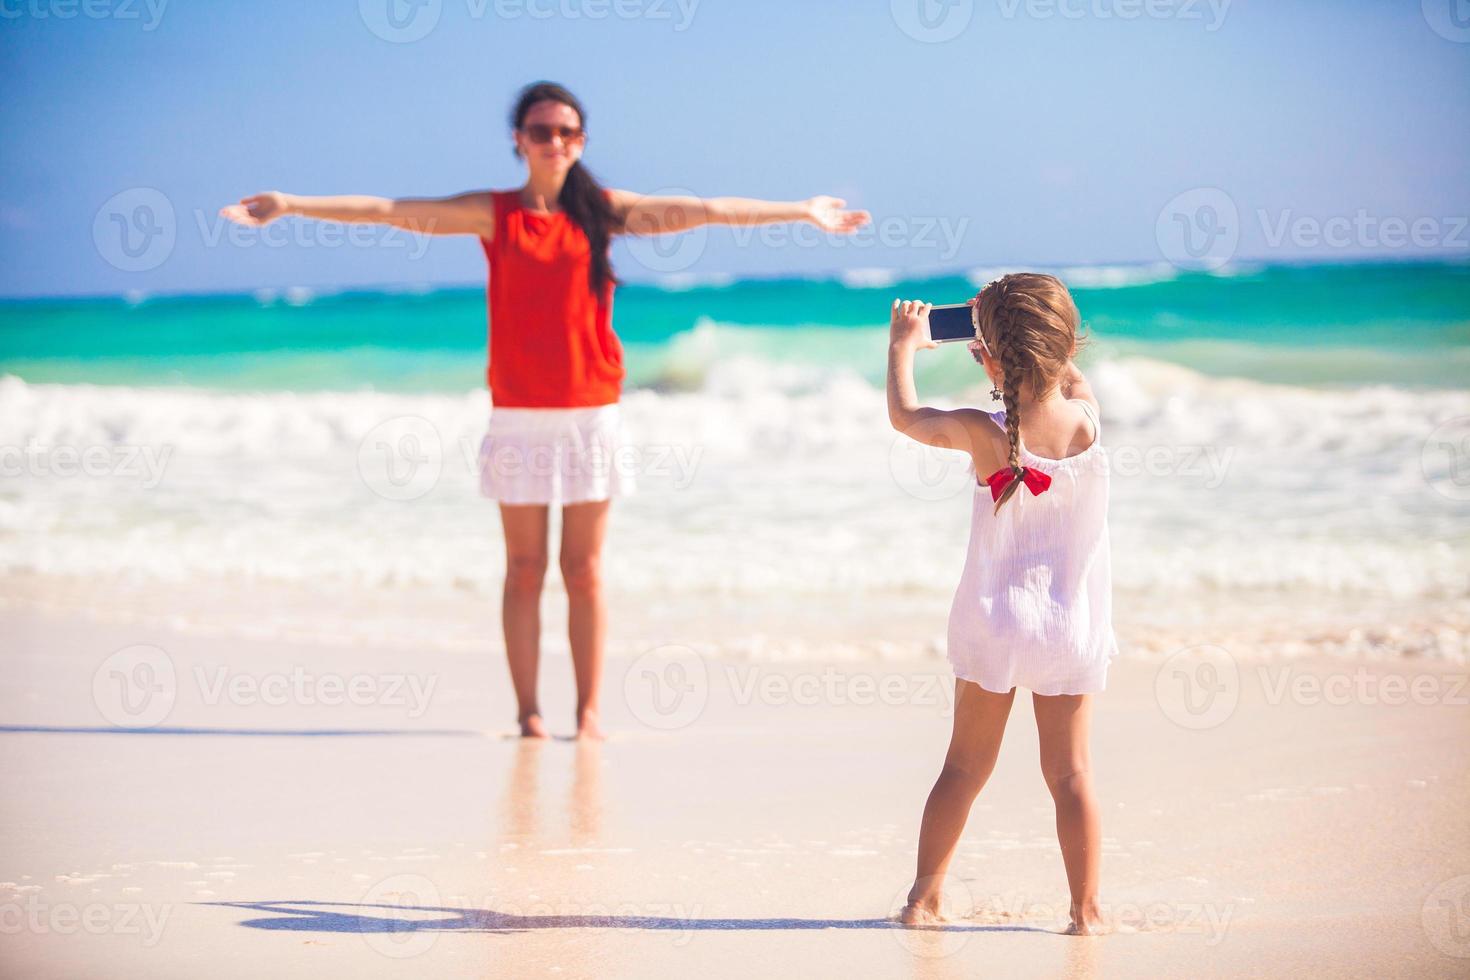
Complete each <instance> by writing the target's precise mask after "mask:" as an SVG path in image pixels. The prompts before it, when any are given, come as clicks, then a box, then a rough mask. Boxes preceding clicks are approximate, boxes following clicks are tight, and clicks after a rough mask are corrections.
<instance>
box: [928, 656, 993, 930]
mask: <svg viewBox="0 0 1470 980" xmlns="http://www.w3.org/2000/svg"><path fill="white" fill-rule="evenodd" d="M1015 698H1016V692H1015V690H1014V689H1012V690H1011V691H1009V692H1008V693H1006V694H992V693H991V692H989V691H987V690H985V689H984V688H982V687H980V686H979V685H978V684H972V683H971V682H969V681H962V680H956V681H955V704H954V732H953V734H952V735H951V736H950V742H949V752H948V754H946V755H945V757H944V768H943V769H942V770H941V771H940V773H939V779H938V780H937V781H936V782H935V783H934V788H933V789H932V790H930V791H929V800H928V802H927V803H925V804H924V821H923V823H922V824H921V825H920V828H919V864H918V872H917V875H916V877H915V879H914V887H913V888H911V889H909V897H908V904H907V905H905V906H904V909H903V911H902V912H901V913H900V914H899V918H900V920H901V921H902V922H903V924H904V925H926V924H929V923H933V922H938V921H941V919H940V914H939V898H940V893H941V890H942V888H943V885H944V873H945V871H946V870H947V869H948V868H949V862H950V859H951V858H952V857H954V851H955V847H956V846H957V845H958V844H959V841H960V834H961V833H962V832H963V831H964V829H965V821H966V820H967V819H968V818H969V816H970V806H971V804H973V803H974V802H975V797H976V796H978V795H979V794H980V790H981V788H982V787H983V786H984V785H985V781H986V780H987V779H989V778H990V773H991V772H992V771H993V770H994V769H995V759H996V756H997V755H999V753H1000V740H1001V736H1002V735H1004V734H1005V728H1006V719H1007V718H1008V717H1010V713H1011V703H1012V702H1013V701H1014V700H1015Z"/></svg>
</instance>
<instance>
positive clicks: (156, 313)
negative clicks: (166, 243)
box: [0, 263, 1470, 392]
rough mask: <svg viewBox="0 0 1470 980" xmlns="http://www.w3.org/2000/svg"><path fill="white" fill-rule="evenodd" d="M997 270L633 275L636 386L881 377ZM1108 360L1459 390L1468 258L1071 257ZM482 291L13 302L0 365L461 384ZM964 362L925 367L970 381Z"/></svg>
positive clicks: (166, 377)
mask: <svg viewBox="0 0 1470 980" xmlns="http://www.w3.org/2000/svg"><path fill="white" fill-rule="evenodd" d="M998 271H999V270H977V271H976V272H974V273H972V274H970V275H968V276H964V275H954V276H949V277H943V278H931V279H922V280H905V279H901V278H896V277H891V278H892V281H884V282H882V284H881V285H874V284H873V283H872V280H873V277H872V276H868V277H863V278H862V279H860V280H858V281H856V282H852V281H849V282H844V281H842V280H841V279H830V280H771V281H737V282H731V283H728V284H719V285H695V286H692V287H690V288H683V289H668V288H659V287H656V286H652V285H626V286H624V287H623V288H621V289H620V290H619V292H618V295H617V300H616V307H615V326H616V329H617V330H618V333H619V335H620V336H621V337H622V338H623V341H624V344H625V346H626V348H627V354H628V358H627V360H628V366H629V372H630V382H631V384H632V385H633V386H643V387H656V388H678V389H690V388H697V387H698V386H699V385H700V384H701V381H702V379H703V377H704V375H705V373H706V370H707V368H708V367H709V365H710V364H711V363H713V362H714V361H715V360H718V359H720V358H727V357H735V356H744V357H752V358H757V359H768V360H770V361H773V362H781V363H787V364H793V363H794V364H810V365H814V366H818V367H830V368H849V369H851V370H853V371H855V372H857V373H858V374H859V375H860V376H862V377H864V378H867V379H869V380H870V381H876V380H878V379H880V378H881V376H882V371H883V364H882V356H881V355H882V343H881V338H882V329H883V327H884V325H885V323H886V317H887V307H888V304H889V302H890V301H891V300H892V299H893V298H894V297H895V296H903V297H906V298H908V297H912V298H922V299H927V300H929V301H931V302H936V303H941V302H961V301H963V300H964V299H966V298H968V297H969V296H971V295H973V294H974V292H975V290H976V287H977V283H979V284H983V283H984V282H985V281H987V280H988V279H989V278H990V277H991V276H993V275H994V274H996V272H998ZM1060 273H1061V275H1062V276H1063V278H1065V279H1066V280H1067V281H1068V282H1069V284H1070V285H1072V287H1073V290H1074V293H1075V296H1076V299H1077V303H1078V305H1079V307H1080V308H1081V310H1082V313H1083V317H1084V319H1085V320H1086V322H1087V324H1088V326H1089V328H1090V330H1091V333H1092V335H1093V337H1094V351H1093V356H1094V357H1097V356H1111V357H1119V356H1130V355H1143V356H1147V357H1150V358H1154V359H1158V360H1162V361H1168V362H1173V363H1176V364H1180V365H1183V366H1185V367H1188V368H1191V369H1194V370H1197V371H1200V372H1203V373H1205V374H1207V375H1214V376H1228V375H1234V376H1240V377H1247V378H1253V379H1256V380H1261V381H1270V382H1284V383H1296V384H1308V385H1321V384H1372V383H1380V384H1391V385H1401V386H1405V387H1409V388H1423V387H1461V386H1464V385H1465V384H1466V379H1467V378H1470V263H1459V264H1402V263H1395V264H1379V265H1370V264H1363V265H1337V266H1261V267H1254V268H1252V267H1241V268H1237V269H1232V270H1230V272H1229V274H1226V275H1218V274H1206V273H1179V272H1176V271H1175V270H1173V269H1171V268H1169V267H1167V266H1165V267H1091V268H1082V269H1074V270H1060ZM485 333H486V315H485V298H484V290H483V287H479V286H474V287H465V288H447V289H434V290H398V291H385V292H364V291H355V292H338V293H332V292H327V291H321V290H308V289H302V288H298V289H288V290H272V291H264V292H260V293H257V294H254V295H218V296H177V297H174V296H169V297H137V296H135V297H131V298H112V299H86V300H55V301H51V300H26V301H14V300H11V301H0V373H4V374H13V375H16V376H18V377H20V378H22V379H24V380H26V381H34V382H58V383H63V384H65V383H76V382H90V383H99V384H118V385H157V384H185V385H192V386H198V387H206V388H222V389H231V390H251V389H256V390H288V389H289V390H312V391H316V390H350V389H357V388H361V387H371V388H373V389H375V390H380V391H396V392H450V391H462V390H467V389H471V388H474V387H475V386H476V385H481V384H483V374H484V363H483V362H484V356H485ZM973 373H974V369H973V367H971V366H969V365H967V364H966V363H965V359H964V358H962V357H955V358H947V359H944V360H943V361H940V360H938V359H933V360H931V361H930V362H929V364H928V365H927V373H926V374H921V381H924V380H928V381H929V382H930V383H931V384H933V385H938V386H939V387H940V388H942V389H943V390H947V391H953V390H956V389H958V388H960V387H963V386H965V385H967V384H971V383H973Z"/></svg>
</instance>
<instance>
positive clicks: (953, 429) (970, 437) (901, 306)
mask: <svg viewBox="0 0 1470 980" xmlns="http://www.w3.org/2000/svg"><path fill="white" fill-rule="evenodd" d="M930 309H931V306H930V304H928V303H920V302H915V301H913V300H907V301H900V300H894V301H893V310H892V317H891V319H890V321H889V326H888V421H889V423H890V424H891V425H892V426H893V427H894V428H895V429H897V430H898V431H899V432H902V433H903V434H904V435H906V436H908V437H909V438H910V439H913V440H915V441H916V442H922V443H924V444H925V445H927V446H937V447H939V448H940V449H955V450H958V451H960V452H967V453H969V454H970V456H971V458H973V459H974V460H975V467H976V469H975V472H977V473H989V472H990V470H991V469H994V466H991V464H992V463H994V462H995V459H996V452H997V451H996V448H995V434H996V433H997V432H998V431H999V430H997V429H996V428H995V426H994V425H993V424H991V422H990V420H989V419H988V418H987V417H986V416H985V413H984V412H981V411H980V410H979V409H974V408H957V409H954V410H952V411H946V410H945V409H942V408H931V407H929V406H927V405H920V404H919V393H918V389H916V388H915V387H914V351H916V350H919V349H920V348H923V349H926V350H927V349H929V348H933V347H938V346H939V345H938V344H936V343H935V342H934V341H933V340H932V339H931V338H930V336H929V310H930ZM986 467H989V468H986Z"/></svg>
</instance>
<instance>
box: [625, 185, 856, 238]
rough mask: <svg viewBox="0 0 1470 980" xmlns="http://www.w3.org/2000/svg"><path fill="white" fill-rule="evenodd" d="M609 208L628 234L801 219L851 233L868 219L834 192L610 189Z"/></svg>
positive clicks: (841, 233) (767, 223) (655, 233)
mask: <svg viewBox="0 0 1470 980" xmlns="http://www.w3.org/2000/svg"><path fill="white" fill-rule="evenodd" d="M610 194H611V197H612V204H613V210H614V211H616V212H617V213H618V215H619V216H620V217H621V218H622V219H623V220H622V225H623V228H624V230H625V231H626V232H627V233H628V234H631V235H663V234H667V233H669V232H675V231H686V230H688V229H690V228H698V227H699V226H700V225H771V224H779V223H782V222H787V221H805V222H807V223H809V224H813V225H816V226H817V227H818V228H820V229H822V230H823V231H830V232H835V233H837V234H840V235H846V234H850V233H851V232H854V231H856V230H857V229H859V228H861V227H862V226H863V225H865V224H867V223H868V221H869V220H870V218H871V216H870V215H869V214H868V212H866V211H849V210H846V208H847V202H846V201H844V200H842V199H841V198H838V197H825V196H822V197H813V198H808V199H807V200H805V201H758V200H755V199H753V198H748V197H674V196H669V197H662V196H656V195H643V194H635V193H633V192H632V191H619V190H615V191H611V192H610Z"/></svg>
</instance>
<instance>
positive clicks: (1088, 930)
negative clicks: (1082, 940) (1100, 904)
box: [1065, 901, 1108, 936]
mask: <svg viewBox="0 0 1470 980" xmlns="http://www.w3.org/2000/svg"><path fill="white" fill-rule="evenodd" d="M1107 931H1108V930H1107V928H1106V927H1105V926H1104V925H1103V920H1102V913H1101V912H1099V911H1098V908H1097V902H1095V901H1093V902H1088V903H1086V904H1085V905H1073V906H1072V921H1071V923H1070V924H1068V926H1067V929H1066V933H1065V934H1066V935H1068V936H1098V935H1101V934H1103V933H1104V932H1107Z"/></svg>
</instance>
